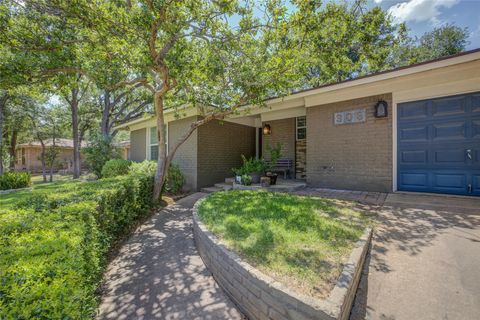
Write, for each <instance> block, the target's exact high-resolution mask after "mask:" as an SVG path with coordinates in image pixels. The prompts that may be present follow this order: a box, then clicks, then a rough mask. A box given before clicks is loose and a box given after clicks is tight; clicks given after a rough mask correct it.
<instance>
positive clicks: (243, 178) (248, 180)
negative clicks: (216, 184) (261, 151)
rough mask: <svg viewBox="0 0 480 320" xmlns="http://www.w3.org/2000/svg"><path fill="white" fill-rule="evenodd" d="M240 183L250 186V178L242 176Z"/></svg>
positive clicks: (246, 175)
mask: <svg viewBox="0 0 480 320" xmlns="http://www.w3.org/2000/svg"><path fill="white" fill-rule="evenodd" d="M241 181H242V184H243V185H244V186H249V185H251V184H252V177H251V176H250V175H248V174H244V175H243V176H242V178H241Z"/></svg>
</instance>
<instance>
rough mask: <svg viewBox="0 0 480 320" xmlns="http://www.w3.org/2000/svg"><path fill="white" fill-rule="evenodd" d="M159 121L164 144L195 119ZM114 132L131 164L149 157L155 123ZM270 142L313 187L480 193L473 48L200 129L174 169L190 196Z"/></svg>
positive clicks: (478, 71) (479, 71)
mask: <svg viewBox="0 0 480 320" xmlns="http://www.w3.org/2000/svg"><path fill="white" fill-rule="evenodd" d="M385 107H386V108H385ZM377 109H378V110H377ZM376 113H377V114H376ZM165 117H166V120H167V122H168V127H167V143H168V146H170V145H171V144H172V143H173V142H174V141H176V140H177V139H178V138H179V137H180V135H181V134H182V133H183V132H184V131H185V130H186V129H187V128H188V126H189V124H190V123H191V121H192V120H194V119H196V118H199V117H201V113H200V112H198V111H197V109H194V108H190V109H186V110H185V115H184V116H183V118H181V119H179V120H177V118H176V117H175V114H174V112H173V111H167V112H166V113H165ZM119 128H123V129H127V130H130V141H131V150H130V158H131V159H132V160H135V161H142V160H144V159H155V158H156V152H157V141H156V135H155V130H156V129H155V118H153V117H151V118H144V119H137V120H134V121H131V122H129V123H127V124H125V125H123V126H121V127H119ZM262 128H270V134H268V135H263V130H262ZM266 131H268V130H266ZM276 142H281V143H282V144H283V158H286V159H291V160H292V161H293V162H294V164H295V168H294V173H295V177H296V178H299V179H305V180H306V182H307V184H308V185H310V186H313V187H327V188H338V189H351V190H366V191H382V192H385V191H386V192H391V191H397V190H402V191H418V192H436V193H451V194H461V195H480V50H474V51H469V52H464V53H461V54H458V55H454V56H450V57H446V58H442V59H437V60H433V61H428V62H424V63H419V64H415V65H411V66H407V67H402V68H398V69H394V70H391V71H385V72H380V73H376V74H372V75H369V76H365V77H359V78H356V79H352V80H348V81H343V82H339V83H335V84H331V85H326V86H321V87H318V88H314V89H310V90H305V91H301V92H297V93H294V94H292V95H289V96H287V97H284V98H275V99H270V100H268V101H267V107H266V108H258V107H257V108H252V109H251V110H250V112H249V113H248V115H245V116H232V117H231V118H229V119H226V120H225V121H223V122H219V121H212V122H210V123H208V124H206V125H204V126H201V127H200V128H198V130H196V132H194V133H193V134H192V136H191V137H190V138H189V139H188V140H187V141H186V142H185V144H184V145H182V146H181V147H180V148H179V149H178V152H177V154H176V155H175V159H174V161H175V162H176V163H177V164H179V165H180V167H181V169H182V170H183V172H184V174H185V175H186V177H187V184H188V187H189V188H191V189H199V188H201V187H204V186H208V185H212V184H213V183H216V182H220V181H222V180H223V179H224V178H225V177H229V176H232V175H233V174H232V172H231V168H232V167H238V166H240V164H241V160H240V155H241V154H244V155H245V156H247V157H248V156H257V157H261V156H263V155H265V156H267V155H266V152H265V151H266V146H267V145H268V144H274V143H276Z"/></svg>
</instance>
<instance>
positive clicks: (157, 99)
mask: <svg viewBox="0 0 480 320" xmlns="http://www.w3.org/2000/svg"><path fill="white" fill-rule="evenodd" d="M154 105H155V113H156V114H157V138H158V161H157V172H156V174H155V185H154V188H153V200H154V201H160V200H161V196H162V187H163V184H164V183H165V175H166V174H165V173H166V170H167V146H166V145H165V142H166V141H165V130H166V128H165V119H164V116H163V96H162V94H161V93H160V92H156V93H155V96H154Z"/></svg>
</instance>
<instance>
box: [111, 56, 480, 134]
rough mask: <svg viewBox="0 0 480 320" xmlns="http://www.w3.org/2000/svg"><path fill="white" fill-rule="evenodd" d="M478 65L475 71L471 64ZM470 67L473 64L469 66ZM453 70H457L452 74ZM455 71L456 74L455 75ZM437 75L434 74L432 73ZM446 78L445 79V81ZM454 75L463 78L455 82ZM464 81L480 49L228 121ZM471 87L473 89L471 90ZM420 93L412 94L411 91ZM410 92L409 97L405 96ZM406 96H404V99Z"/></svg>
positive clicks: (171, 113) (193, 111)
mask: <svg viewBox="0 0 480 320" xmlns="http://www.w3.org/2000/svg"><path fill="white" fill-rule="evenodd" d="M472 62H474V63H476V64H475V65H474V67H473V68H472V65H471V63H472ZM469 63H470V64H469ZM452 68H457V69H455V70H453V69H452ZM452 70H453V72H452ZM432 72H435V73H432ZM442 75H444V77H442ZM455 75H461V76H460V77H458V79H457V78H455ZM463 78H465V79H472V78H480V48H478V49H475V50H471V51H465V52H462V53H459V54H456V55H452V56H448V57H443V58H439V59H435V60H431V61H425V62H421V63H417V64H413V65H409V66H404V67H400V68H396V69H393V70H387V71H382V72H378V73H374V74H370V75H366V76H362V77H358V78H355V79H349V80H345V81H342V82H337V83H333V84H327V85H323V86H320V87H316V88H311V89H306V90H302V91H297V92H294V93H292V94H290V95H287V96H284V97H276V98H271V99H269V100H267V101H266V105H265V106H262V107H260V106H252V105H247V106H244V107H241V108H239V109H238V112H236V114H233V115H230V116H229V117H228V119H225V120H226V121H232V122H242V121H243V122H245V124H249V125H251V126H257V127H258V126H261V122H263V121H272V120H276V119H283V118H289V117H298V116H303V115H305V114H306V108H309V107H313V106H319V105H323V104H328V103H333V102H338V101H346V100H351V99H356V98H361V97H366V96H372V95H378V94H385V93H392V92H394V91H395V95H396V97H397V98H398V99H400V100H402V98H403V97H405V99H406V97H407V96H408V97H417V98H418V99H420V98H422V94H424V93H422V92H420V90H421V87H422V85H423V86H427V85H428V86H430V87H435V86H437V87H441V86H448V85H449V81H454V80H456V81H458V82H461V81H462V80H463ZM460 86H461V89H457V90H460V91H468V90H474V89H475V88H476V87H478V85H477V84H474V83H471V84H469V83H468V80H465V81H464V83H461V84H460ZM470 87H471V88H470ZM415 90H417V91H419V92H413V95H412V93H411V92H412V91H415ZM407 91H408V92H409V93H408V95H407V94H404V93H405V92H407ZM402 94H403V96H402ZM203 114H204V111H203V110H200V109H199V108H189V107H188V106H185V107H184V109H183V110H182V113H181V114H180V118H186V117H190V116H195V115H197V116H202V115H203ZM165 119H166V121H167V122H169V121H173V120H176V119H179V113H178V110H166V111H165ZM154 124H155V117H154V116H152V117H149V118H145V119H137V120H134V121H131V122H128V123H125V124H123V125H121V126H118V127H116V129H126V128H127V129H128V128H131V129H134V128H142V126H143V127H146V126H148V125H154Z"/></svg>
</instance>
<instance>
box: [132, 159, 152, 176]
mask: <svg viewBox="0 0 480 320" xmlns="http://www.w3.org/2000/svg"><path fill="white" fill-rule="evenodd" d="M156 171H157V162H156V161H149V160H145V161H143V162H134V163H132V165H131V166H130V174H134V175H151V176H155V172H156Z"/></svg>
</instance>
